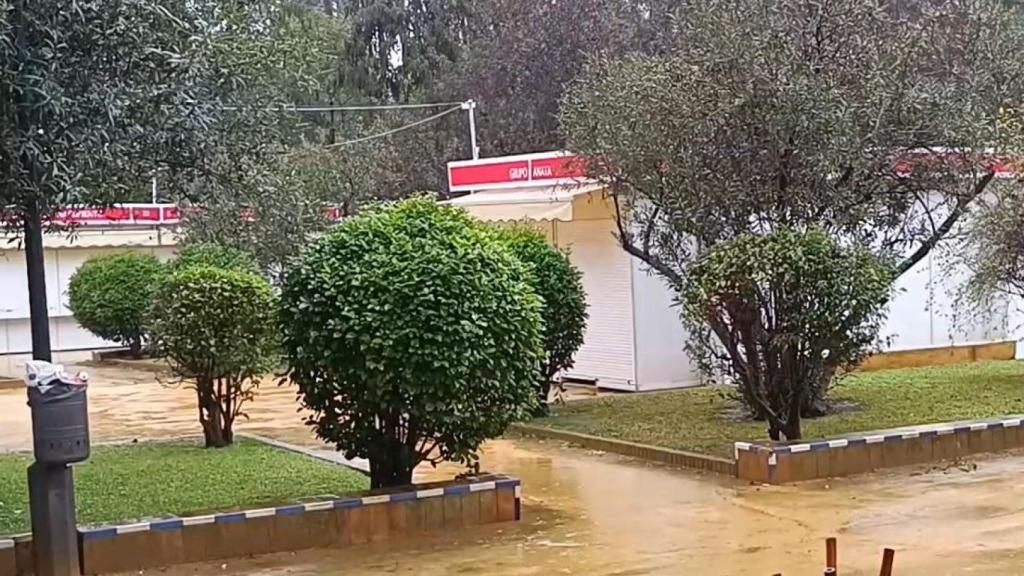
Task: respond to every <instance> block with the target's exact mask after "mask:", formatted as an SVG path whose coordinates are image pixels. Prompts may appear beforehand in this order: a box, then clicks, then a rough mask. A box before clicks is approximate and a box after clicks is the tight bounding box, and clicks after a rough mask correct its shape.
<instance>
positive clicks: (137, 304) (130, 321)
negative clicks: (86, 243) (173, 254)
mask: <svg viewBox="0 0 1024 576" xmlns="http://www.w3.org/2000/svg"><path fill="white" fill-rule="evenodd" d="M164 272H165V269H164V265H163V264H161V263H160V261H159V260H157V259H156V257H154V256H152V255H149V254H140V253H137V252H125V253H123V254H111V255H106V256H97V257H93V258H90V259H88V260H86V261H85V263H84V264H82V267H81V268H79V269H78V270H77V271H76V272H75V274H74V275H73V276H71V281H70V282H69V283H68V307H69V308H71V312H72V313H73V314H74V315H75V320H77V321H78V323H79V324H81V325H82V326H83V327H84V328H85V329H86V330H89V331H90V332H92V333H93V334H96V335H97V336H99V337H100V338H103V339H105V340H112V341H114V342H117V343H119V344H121V345H122V346H127V347H128V348H129V349H130V350H131V352H132V354H133V355H135V356H138V355H139V354H140V353H141V351H142V345H143V342H144V341H145V339H146V314H147V313H148V312H149V308H150V306H151V305H152V302H153V293H154V291H155V290H156V287H157V285H158V284H159V283H160V278H161V277H162V276H163V274H164Z"/></svg>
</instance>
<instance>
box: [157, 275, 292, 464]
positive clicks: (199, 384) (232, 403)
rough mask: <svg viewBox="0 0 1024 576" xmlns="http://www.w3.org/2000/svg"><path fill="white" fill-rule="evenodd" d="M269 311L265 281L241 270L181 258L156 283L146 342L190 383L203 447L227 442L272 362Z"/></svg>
mask: <svg viewBox="0 0 1024 576" xmlns="http://www.w3.org/2000/svg"><path fill="white" fill-rule="evenodd" d="M276 311H277V301H276V297H275V295H274V292H273V290H272V289H271V287H270V284H269V282H267V280H265V279H264V278H262V277H260V276H258V275H256V274H253V273H251V272H246V271H244V270H231V269H221V268H215V267H212V266H207V265H196V266H186V267H183V268H182V269H180V270H178V271H177V272H174V273H173V274H171V275H170V276H169V277H168V278H167V279H166V280H165V281H164V282H163V283H161V285H160V289H159V291H158V292H157V294H156V297H155V299H154V303H153V311H152V338H153V342H154V344H155V346H156V347H157V348H158V349H159V350H160V352H162V353H163V354H164V355H165V356H166V358H167V360H168V361H169V362H170V364H171V368H172V370H173V372H174V374H175V375H176V376H178V377H180V378H181V379H182V380H183V381H185V382H187V385H188V386H190V387H192V388H193V389H195V391H196V400H197V405H198V408H199V423H200V424H201V425H202V428H203V436H204V438H205V440H206V446H207V447H208V448H211V447H213V448H221V447H225V446H229V445H231V444H232V442H233V441H234V423H235V421H236V420H237V419H238V418H245V417H246V413H245V412H244V411H243V409H242V408H243V406H244V405H245V404H246V403H247V402H249V401H250V400H252V398H253V396H254V393H255V391H256V389H257V387H258V386H259V384H260V379H261V376H262V375H263V374H265V373H266V372H267V371H269V370H271V369H272V368H273V367H274V366H275V363H276V360H277V354H276V351H277V338H276V335H277V325H276V324H277V323H276V318H277V317H276Z"/></svg>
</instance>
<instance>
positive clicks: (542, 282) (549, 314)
mask: <svg viewBox="0 0 1024 576" xmlns="http://www.w3.org/2000/svg"><path fill="white" fill-rule="evenodd" d="M494 232H495V234H496V236H497V238H498V240H499V241H500V242H502V243H503V244H504V245H505V246H506V247H507V248H508V249H509V250H511V251H512V253H513V254H514V255H515V256H516V258H518V259H519V261H520V262H522V263H523V264H525V265H526V267H527V269H528V270H529V272H530V278H531V284H532V286H533V289H534V291H535V292H537V295H538V296H540V298H541V300H542V301H543V304H544V310H543V313H542V317H543V320H544V352H545V354H544V361H543V362H542V363H541V373H540V380H539V381H538V384H537V386H538V396H539V400H540V404H539V405H540V408H541V411H542V412H546V410H547V403H548V395H549V393H550V391H551V382H552V380H553V379H554V377H555V375H556V374H558V373H559V372H562V371H563V370H568V369H569V368H572V366H573V356H574V355H575V354H576V352H577V351H578V350H579V349H580V346H582V345H583V332H584V330H586V327H587V296H586V293H585V292H584V291H583V283H582V281H581V277H582V274H581V273H580V271H579V270H577V269H576V267H575V266H573V265H572V263H571V262H570V261H569V256H568V255H567V254H566V253H564V252H562V251H560V250H558V249H556V248H555V247H553V246H552V245H551V244H550V243H548V241H547V239H546V238H545V237H544V234H542V233H541V232H540V231H538V230H535V229H533V228H527V227H526V226H511V227H495V228H494Z"/></svg>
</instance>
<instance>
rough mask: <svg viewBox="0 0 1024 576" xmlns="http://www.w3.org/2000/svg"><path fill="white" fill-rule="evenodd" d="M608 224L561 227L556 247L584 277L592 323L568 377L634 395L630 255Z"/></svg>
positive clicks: (599, 222)
mask: <svg viewBox="0 0 1024 576" xmlns="http://www.w3.org/2000/svg"><path fill="white" fill-rule="evenodd" d="M612 226H613V222H612V221H610V220H594V221H575V222H569V223H559V224H558V229H557V234H556V236H557V243H558V245H559V246H560V247H563V248H568V249H569V250H570V259H571V260H572V262H573V263H574V264H575V265H576V266H577V267H578V268H579V269H580V270H581V271H582V272H583V288H584V289H585V290H586V293H587V304H588V308H587V311H588V313H589V314H590V318H589V320H588V321H587V330H586V333H585V337H584V343H583V347H582V348H580V350H579V352H577V353H576V363H575V366H573V368H572V369H571V370H569V371H568V373H567V375H568V376H570V377H578V378H588V379H590V378H594V379H597V381H598V385H599V386H601V387H604V388H614V389H620V390H635V389H636V386H635V377H636V371H635V368H634V350H633V302H632V285H631V276H630V262H629V255H628V254H626V252H625V251H623V250H622V248H621V247H620V246H619V245H618V243H617V241H616V240H615V237H614V236H613V235H612V231H613V228H612Z"/></svg>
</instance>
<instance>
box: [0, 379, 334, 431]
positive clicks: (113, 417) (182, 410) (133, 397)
mask: <svg viewBox="0 0 1024 576" xmlns="http://www.w3.org/2000/svg"><path fill="white" fill-rule="evenodd" d="M77 369H78V368H76V367H69V368H68V370H69V371H76V370H77ZM83 369H84V370H86V371H87V372H88V373H89V378H90V384H89V425H90V432H91V434H92V439H93V442H105V441H113V440H132V439H136V438H138V439H146V438H166V437H169V436H171V437H179V436H183V435H201V434H202V428H200V426H199V417H198V412H197V408H196V396H195V392H194V391H193V390H191V389H189V388H186V387H184V386H181V385H178V384H176V383H175V382H173V381H165V382H162V383H161V382H159V381H158V376H157V374H156V373H154V372H150V371H147V370H128V369H124V368H120V367H107V366H102V367H93V366H90V367H84V368H83ZM163 378H164V380H167V378H168V377H167V376H164V377H163ZM298 407H299V404H298V402H297V401H296V399H295V388H293V387H291V386H278V385H277V379H276V378H267V379H265V380H264V381H263V384H262V386H261V388H260V390H259V392H258V394H257V397H256V399H255V400H254V401H253V402H252V403H251V404H248V405H247V407H246V408H245V411H246V412H248V413H249V416H250V420H249V421H241V422H239V423H238V424H237V426H238V429H239V430H241V431H246V432H252V433H254V434H262V435H266V436H271V437H274V438H279V439H281V440H285V441H288V442H292V443H295V444H301V445H307V446H314V445H319V442H317V440H316V439H315V438H314V437H313V436H312V434H311V433H310V432H309V429H308V428H307V427H306V426H305V425H304V424H303V420H304V414H303V413H301V412H299V411H298ZM31 422H32V421H31V415H30V413H29V408H28V406H27V405H26V403H25V392H24V390H6V391H0V430H2V431H3V433H2V434H0V451H5V450H27V449H30V448H31V447H32V424H31Z"/></svg>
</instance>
